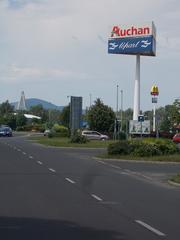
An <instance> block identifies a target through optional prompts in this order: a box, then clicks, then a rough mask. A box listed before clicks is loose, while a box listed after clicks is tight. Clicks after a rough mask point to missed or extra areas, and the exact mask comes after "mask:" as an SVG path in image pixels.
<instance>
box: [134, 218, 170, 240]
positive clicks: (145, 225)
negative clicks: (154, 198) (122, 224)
mask: <svg viewBox="0 0 180 240" xmlns="http://www.w3.org/2000/svg"><path fill="white" fill-rule="evenodd" d="M135 222H136V223H138V224H140V225H141V226H143V227H144V228H146V229H148V230H149V231H151V232H153V233H155V234H156V235H158V236H161V237H164V236H166V234H164V233H162V232H160V231H159V230H157V229H156V228H153V227H151V226H150V225H148V224H147V223H145V222H143V221H140V220H135Z"/></svg>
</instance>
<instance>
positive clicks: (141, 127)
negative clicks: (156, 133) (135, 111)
mask: <svg viewBox="0 0 180 240" xmlns="http://www.w3.org/2000/svg"><path fill="white" fill-rule="evenodd" d="M129 133H130V134H147V135H148V134H150V121H149V120H145V121H144V122H138V121H137V120H130V121H129Z"/></svg>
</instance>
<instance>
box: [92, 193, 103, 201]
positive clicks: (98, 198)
mask: <svg viewBox="0 0 180 240" xmlns="http://www.w3.org/2000/svg"><path fill="white" fill-rule="evenodd" d="M91 196H92V197H93V198H95V199H96V200H98V201H102V198H100V197H98V196H97V195H95V194H91Z"/></svg>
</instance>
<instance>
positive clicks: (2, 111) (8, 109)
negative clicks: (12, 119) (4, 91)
mask: <svg viewBox="0 0 180 240" xmlns="http://www.w3.org/2000/svg"><path fill="white" fill-rule="evenodd" d="M13 110H14V107H13V106H12V105H11V104H10V103H9V101H8V100H7V101H6V102H3V103H2V104H0V115H1V116H4V115H7V114H8V113H12V112H13Z"/></svg>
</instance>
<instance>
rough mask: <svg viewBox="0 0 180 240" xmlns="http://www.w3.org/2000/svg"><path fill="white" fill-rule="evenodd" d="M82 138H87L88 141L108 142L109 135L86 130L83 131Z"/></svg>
mask: <svg viewBox="0 0 180 240" xmlns="http://www.w3.org/2000/svg"><path fill="white" fill-rule="evenodd" d="M82 136H85V137H86V138H87V139H91V140H108V139H109V137H108V136H107V135H103V134H101V133H99V132H97V131H90V130H84V131H82Z"/></svg>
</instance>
